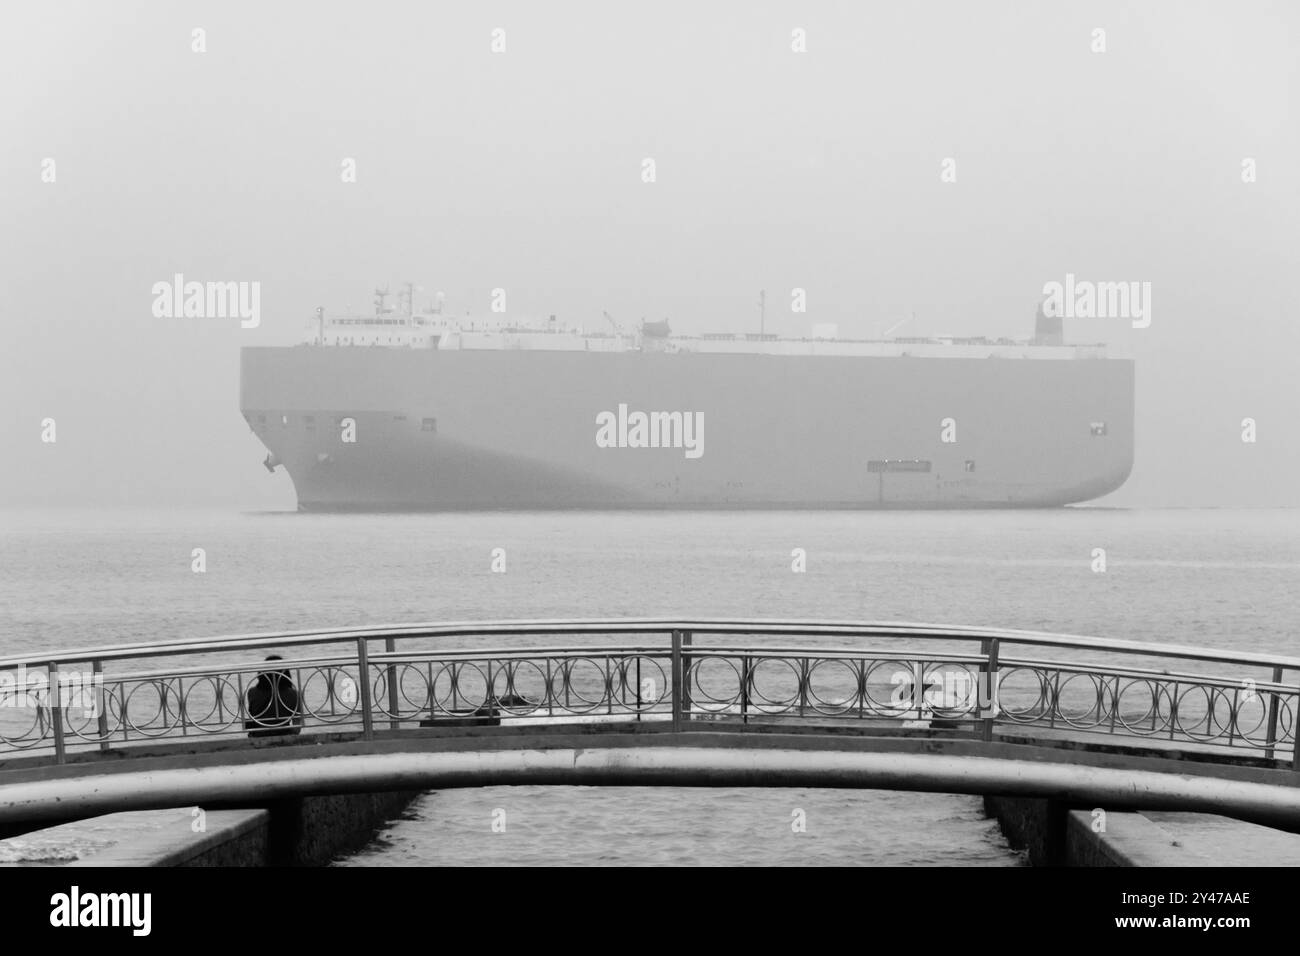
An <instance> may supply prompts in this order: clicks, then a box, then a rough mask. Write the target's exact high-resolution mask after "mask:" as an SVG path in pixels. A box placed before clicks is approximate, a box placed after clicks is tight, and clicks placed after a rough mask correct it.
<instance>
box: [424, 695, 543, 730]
mask: <svg viewBox="0 0 1300 956" xmlns="http://www.w3.org/2000/svg"><path fill="white" fill-rule="evenodd" d="M536 706H537V704H536V703H535V702H534V701H531V700H529V699H528V698H527V697H520V696H519V695H518V694H502V695H501V696H500V697H493V698H492V699H491V700H490V701H488V702H487V703H485V704H483V705H482V706H480V707H478V708H476V709H474V710H449V711H446V714H447V716H441V717H426V718H425V719H424V720H422V721H420V726H421V727H500V726H501V711H500V710H498V707H528V708H532V707H536Z"/></svg>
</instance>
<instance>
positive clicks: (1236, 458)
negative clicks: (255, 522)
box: [0, 0, 1300, 508]
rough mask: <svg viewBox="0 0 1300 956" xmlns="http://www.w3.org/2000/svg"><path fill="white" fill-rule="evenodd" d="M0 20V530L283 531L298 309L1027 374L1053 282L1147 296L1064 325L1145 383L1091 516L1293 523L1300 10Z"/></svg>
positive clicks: (361, 8) (941, 6)
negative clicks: (1255, 515)
mask: <svg viewBox="0 0 1300 956" xmlns="http://www.w3.org/2000/svg"><path fill="white" fill-rule="evenodd" d="M0 17H3V28H2V29H0V71H3V77H2V78H3V82H0V108H2V111H3V112H2V113H0V115H2V116H3V127H2V129H3V136H2V137H0V212H2V213H3V215H2V216H0V310H2V311H0V330H3V345H2V346H0V409H2V411H0V507H2V506H4V505H21V504H38V503H44V504H68V505H91V504H95V505H98V504H140V505H151V504H164V505H176V506H184V505H205V506H208V505H217V506H222V507H226V506H228V507H231V508H263V507H291V506H292V503H293V501H294V496H293V491H292V486H291V484H290V481H289V478H288V476H287V475H286V474H285V473H284V472H283V470H281V471H280V472H278V473H277V474H276V475H274V476H270V475H268V474H267V473H266V472H265V471H264V469H263V468H262V467H261V464H260V462H261V460H262V458H263V457H264V456H265V450H264V449H263V448H262V446H261V444H260V443H259V442H258V441H257V440H256V438H255V437H254V436H253V435H252V434H251V433H250V432H249V430H248V428H247V426H246V425H245V423H244V421H243V419H242V417H241V415H240V412H239V406H238V369H239V365H238V351H239V348H240V347H241V346H246V345H274V344H288V343H291V342H294V341H296V340H298V338H299V337H300V336H301V335H302V332H303V328H304V325H305V323H306V321H307V320H308V318H309V317H310V316H311V315H312V312H313V310H314V309H315V307H316V306H318V305H321V306H325V307H326V308H327V309H329V310H332V311H339V310H342V309H343V308H345V307H347V306H349V305H350V306H352V307H353V308H356V309H364V310H368V309H369V308H370V299H371V290H372V289H373V288H374V287H375V285H376V284H389V285H391V286H393V287H394V288H396V286H397V284H398V283H401V282H403V281H406V280H408V279H409V280H411V281H414V282H416V283H419V284H420V285H422V286H423V287H424V288H425V290H427V293H426V294H432V292H434V291H435V290H442V291H444V292H445V294H446V297H447V307H448V308H449V309H450V310H451V311H454V312H456V313H461V312H464V311H465V310H470V311H472V312H474V313H480V314H481V313H486V312H487V308H488V303H489V296H490V294H491V290H492V289H493V288H495V287H502V288H505V289H506V290H507V292H508V297H509V305H510V309H511V312H521V313H529V314H540V315H545V314H549V313H557V314H559V315H560V316H561V317H562V318H564V319H566V320H568V321H569V322H571V323H574V324H582V325H586V326H588V327H597V326H599V324H600V314H601V311H602V310H608V311H609V312H611V313H612V314H613V315H615V316H616V317H619V318H620V319H623V320H625V321H628V322H629V323H631V322H634V321H635V320H637V319H639V318H640V317H642V316H645V317H647V318H650V319H658V318H665V317H666V318H668V319H669V320H670V321H671V323H672V326H673V329H674V330H675V331H681V332H703V331H753V330H756V328H757V322H758V312H757V300H758V290H759V289H766V290H767V295H768V308H767V330H768V331H769V332H773V331H775V332H780V333H782V334H787V335H801V334H806V333H807V332H808V330H810V329H811V327H812V325H813V324H814V323H820V322H833V323H837V324H838V326H839V330H840V334H841V335H846V336H869V335H875V334H879V333H880V332H882V331H883V330H884V329H886V328H888V327H890V326H892V325H894V324H895V323H896V322H898V321H900V320H901V319H903V318H904V317H906V316H909V315H911V314H912V313H913V312H915V314H916V319H915V320H914V321H911V322H909V323H908V324H907V325H905V326H903V328H902V329H900V330H899V334H920V335H926V334H930V335H934V334H955V335H989V336H1012V337H1026V336H1028V335H1030V334H1031V333H1032V327H1033V316H1034V311H1035V308H1036V306H1037V303H1038V300H1039V299H1040V298H1041V290H1042V287H1043V284H1044V283H1046V282H1049V281H1061V280H1063V278H1064V276H1065V274H1066V273H1067V272H1072V273H1074V274H1076V275H1077V276H1078V277H1080V278H1083V279H1091V280H1095V281H1121V280H1137V281H1149V282H1150V283H1151V284H1152V289H1153V294H1152V299H1153V301H1152V305H1153V309H1152V323H1151V327H1150V328H1148V329H1144V330H1135V329H1132V328H1130V327H1129V323H1128V322H1127V321H1126V320H1122V319H1107V320H1075V321H1073V322H1067V326H1066V332H1067V336H1068V337H1069V339H1070V340H1072V341H1075V342H1095V341H1104V342H1107V343H1109V344H1110V345H1111V347H1112V351H1113V352H1114V353H1115V354H1120V355H1131V356H1132V357H1134V358H1135V359H1136V361H1137V376H1136V377H1137V425H1136V464H1135V467H1134V471H1133V474H1132V476H1131V477H1130V479H1129V481H1128V483H1127V484H1126V485H1125V487H1124V488H1122V489H1121V490H1120V491H1119V492H1117V493H1115V494H1113V495H1111V496H1109V497H1108V498H1106V499H1103V503H1104V504H1112V505H1119V506H1183V505H1209V506H1237V505H1250V506H1264V505H1297V504H1300V478H1298V477H1297V476H1300V442H1297V437H1298V433H1300V427H1298V426H1297V423H1296V419H1297V416H1300V402H1298V401H1297V398H1300V384H1298V376H1297V372H1298V371H1300V331H1297V320H1298V319H1300V291H1298V290H1300V268H1298V266H1300V261H1298V260H1300V116H1297V110H1296V106H1297V93H1298V92H1300V66H1297V64H1298V63H1300V7H1297V6H1296V5H1294V4H1289V3H1275V4H1269V3H1258V2H1231V3H1229V2H1223V3H1186V2H1169V3H1143V4H1138V5H1132V4H1126V3H1113V4H1111V3H1090V4H1087V5H1082V4H1055V3H1054V4H1040V3H1029V2H1025V3H991V2H957V3H887V4H886V3H879V4H866V3H843V4H829V3H803V2H801V3H784V4H777V3H740V2H735V3H701V2H696V3H671V2H656V3H653V4H613V3H571V2H563V3H560V2H538V0H531V2H526V3H469V2H465V3H437V4H429V3H409V4H406V3H383V2H376V3H367V4H352V3H348V4H332V3H277V4H267V3H229V2H225V3H212V4H206V3H203V4H185V3H112V4H109V3H93V2H87V3H58V2H55V3H31V2H23V3H10V4H6V5H5V7H4V11H3V13H2V14H0ZM195 27H202V28H203V29H205V30H206V33H207V37H206V41H207V52H206V53H203V54H196V53H194V52H192V51H191V30H192V29H193V28H195ZM498 27H499V28H502V29H504V30H505V31H506V47H507V48H506V52H504V53H500V54H493V53H492V52H491V51H490V43H491V31H492V30H493V29H494V28H498ZM797 27H798V28H803V29H805V30H806V31H807V52H806V53H803V54H795V53H793V52H792V51H791V31H792V30H793V29H794V28H797ZM1098 27H1100V28H1103V29H1104V30H1105V31H1106V46H1107V49H1106V52H1105V53H1101V54H1098V53H1093V52H1092V51H1091V49H1090V46H1091V43H1092V31H1093V30H1094V28H1098ZM47 157H48V158H53V159H54V160H55V161H56V164H57V165H56V170H57V181H56V182H54V183H43V182H42V181H41V164H42V160H43V159H45V158H47ZM345 157H353V158H355V160H356V163H357V182H356V183H343V182H341V180H340V164H341V162H342V161H343V159H344V158H345ZM646 157H652V158H654V160H655V162H656V166H657V177H658V178H657V182H655V183H654V184H645V183H643V182H642V181H641V177H640V173H641V162H642V159H643V158H646ZM946 157H952V158H954V159H955V160H956V164H957V165H956V169H957V181H956V182H955V183H943V182H941V181H940V175H939V174H940V164H941V162H942V161H943V160H944V159H945V158H946ZM1246 157H1251V158H1254V159H1255V161H1256V163H1257V169H1258V181H1257V182H1255V183H1252V184H1244V183H1243V182H1242V180H1241V163H1242V160H1243V159H1244V158H1246ZM177 272H180V273H183V274H184V275H185V276H186V277H187V278H190V279H196V280H199V281H206V280H217V281H225V280H230V281H259V282H260V283H261V286H262V290H261V294H262V300H261V311H262V324H261V326H260V327H259V328H257V329H251V330H244V329H241V328H240V327H239V322H238V320H236V319H182V318H178V319H158V318H155V317H154V316H153V315H152V313H151V305H152V302H153V296H152V294H151V291H150V290H151V287H152V285H153V283H155V282H158V281H168V280H170V278H171V276H172V275H173V274H174V273H177ZM796 287H799V288H803V289H806V290H807V301H808V312H807V313H806V314H803V315H798V314H792V313H791V312H790V309H789V302H790V290H791V289H793V288H796ZM556 387H563V383H557V385H556ZM882 412H886V413H887V410H882ZM1248 416H1249V417H1253V418H1255V419H1256V420H1257V422H1258V428H1259V440H1258V442H1257V443H1256V444H1254V445H1250V444H1244V443H1242V441H1241V440H1240V432H1241V425H1240V423H1241V420H1242V419H1243V418H1244V417H1248ZM46 417H53V418H55V419H56V421H57V423H58V442H57V444H56V445H53V446H50V445H44V444H42V443H41V441H40V422H41V420H42V419H43V418H46Z"/></svg>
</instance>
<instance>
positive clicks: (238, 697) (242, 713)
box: [0, 619, 1300, 770]
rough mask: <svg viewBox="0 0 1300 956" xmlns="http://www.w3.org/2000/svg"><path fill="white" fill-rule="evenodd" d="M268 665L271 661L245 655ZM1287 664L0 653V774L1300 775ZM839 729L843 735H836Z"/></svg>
mask: <svg viewBox="0 0 1300 956" xmlns="http://www.w3.org/2000/svg"><path fill="white" fill-rule="evenodd" d="M268 651H273V652H277V653H279V654H280V655H281V656H283V657H284V659H281V660H274V661H266V660H259V659H255V658H257V657H258V656H259V655H260V654H264V653H265V652H268ZM1298 678H1300V658H1290V657H1280V656H1276V655H1268V654H1252V653H1232V652H1227V651H1219V650H1207V649H1199V648H1191V647H1179V646H1172V645H1150V644H1140V643H1138V642H1133V641H1119V640H1107V639H1100V638H1089V637H1078V636H1071V635H1057V634H1046V633H1041V632H1032V631H1013V630H998V629H988V628H978V627H941V626H934V625H921V624H897V623H885V624H862V623H838V622H815V621H814V622H797V621H722V620H667V619H627V620H612V621H504V622H492V623H460V624H429V625H402V626H376V627H366V628H351V629H333V630H325V631H298V632H291V633H271V634H254V635H246V636H239V637H225V638H213V639H201V640H186V641H172V642H165V643H137V644H130V645H122V646H118V647H109V648H97V649H83V650H75V651H68V652H62V653H58V654H42V655H38V656H16V657H6V658H0V759H3V758H4V756H5V755H6V754H9V755H13V754H16V753H19V752H25V753H48V752H52V753H53V756H54V759H55V761H56V762H63V761H64V760H66V758H67V755H68V754H69V753H70V752H77V751H83V750H91V751H93V750H97V749H98V750H108V749H110V748H119V747H123V746H130V745H133V744H138V743H142V742H159V741H176V740H180V739H185V738H197V739H209V738H222V737H225V738H233V737H239V738H246V737H254V738H256V737H263V736H279V735H285V734H298V733H313V732H331V731H333V732H342V733H354V734H359V735H361V736H362V737H364V738H366V739H370V738H373V737H374V736H375V735H376V734H377V733H383V732H393V731H405V730H409V729H415V728H421V727H433V728H456V727H477V726H484V725H493V726H526V725H529V724H555V725H569V724H582V723H591V722H636V723H646V722H656V721H658V722H663V724H664V725H665V728H664V729H671V730H676V731H685V730H690V729H691V728H692V727H707V728H709V729H717V728H718V727H719V726H720V724H727V725H733V726H735V727H738V728H742V729H743V728H745V727H748V726H750V725H760V724H772V723H780V724H787V725H789V724H802V725H807V726H814V727H815V726H818V725H824V726H827V727H830V726H835V727H840V728H843V727H859V728H861V729H862V730H864V731H867V730H869V729H871V728H875V727H895V726H898V727H917V728H930V729H941V730H944V731H951V732H954V733H959V734H960V733H966V734H969V735H973V736H975V737H978V738H980V739H984V740H991V739H993V736H994V734H995V732H998V731H999V730H1002V731H1005V730H1006V729H1007V728H1012V727H1034V728H1038V729H1041V730H1043V731H1045V732H1047V733H1046V736H1048V737H1051V736H1053V735H1054V734H1063V735H1065V736H1068V737H1078V736H1080V735H1104V736H1106V737H1109V738H1123V739H1125V740H1126V741H1128V742H1130V743H1137V742H1140V741H1147V742H1150V741H1168V742H1172V743H1173V744H1176V745H1179V746H1180V747H1187V746H1192V747H1197V748H1201V749H1205V750H1208V751H1209V752H1210V753H1215V752H1219V753H1243V752H1244V753H1250V754H1253V755H1257V756H1261V757H1263V758H1265V759H1269V760H1274V759H1278V758H1279V756H1280V755H1281V754H1283V753H1286V754H1287V756H1288V757H1289V758H1290V759H1289V762H1290V765H1291V766H1292V768H1294V769H1297V770H1300V756H1297V748H1296V743H1295V741H1296V717H1297V713H1298V712H1300V687H1298V686H1297V679H1298ZM840 732H842V730H841V731H840Z"/></svg>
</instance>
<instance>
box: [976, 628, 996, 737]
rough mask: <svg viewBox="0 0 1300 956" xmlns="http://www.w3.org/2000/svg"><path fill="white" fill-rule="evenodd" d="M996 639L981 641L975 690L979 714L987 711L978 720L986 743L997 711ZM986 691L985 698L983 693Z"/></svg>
mask: <svg viewBox="0 0 1300 956" xmlns="http://www.w3.org/2000/svg"><path fill="white" fill-rule="evenodd" d="M1000 643H1001V642H1000V641H999V639H998V638H996V637H995V638H993V639H992V640H986V641H982V642H981V643H980V652H981V653H982V654H983V655H984V663H983V664H982V665H981V667H980V680H979V686H978V687H976V688H975V698H976V701H977V703H978V706H979V709H980V711H981V713H982V712H983V711H984V710H987V711H988V716H987V717H985V716H981V718H980V739H981V740H983V741H984V742H986V743H991V742H992V740H993V722H994V721H995V720H997V711H998V651H999V648H1000ZM986 690H987V691H988V694H987V697H986V696H985V691H986Z"/></svg>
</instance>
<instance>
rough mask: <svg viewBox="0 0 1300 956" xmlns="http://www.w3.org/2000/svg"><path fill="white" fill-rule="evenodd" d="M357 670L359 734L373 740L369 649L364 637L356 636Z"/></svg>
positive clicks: (373, 727)
mask: <svg viewBox="0 0 1300 956" xmlns="http://www.w3.org/2000/svg"><path fill="white" fill-rule="evenodd" d="M357 670H358V671H360V674H359V676H360V678H361V684H360V686H359V687H358V688H357V699H358V700H359V701H360V702H361V736H362V738H363V739H365V740H374V739H375V719H374V714H372V713H371V712H370V651H369V649H368V648H367V647H366V639H365V638H364V637H358V638H357Z"/></svg>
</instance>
